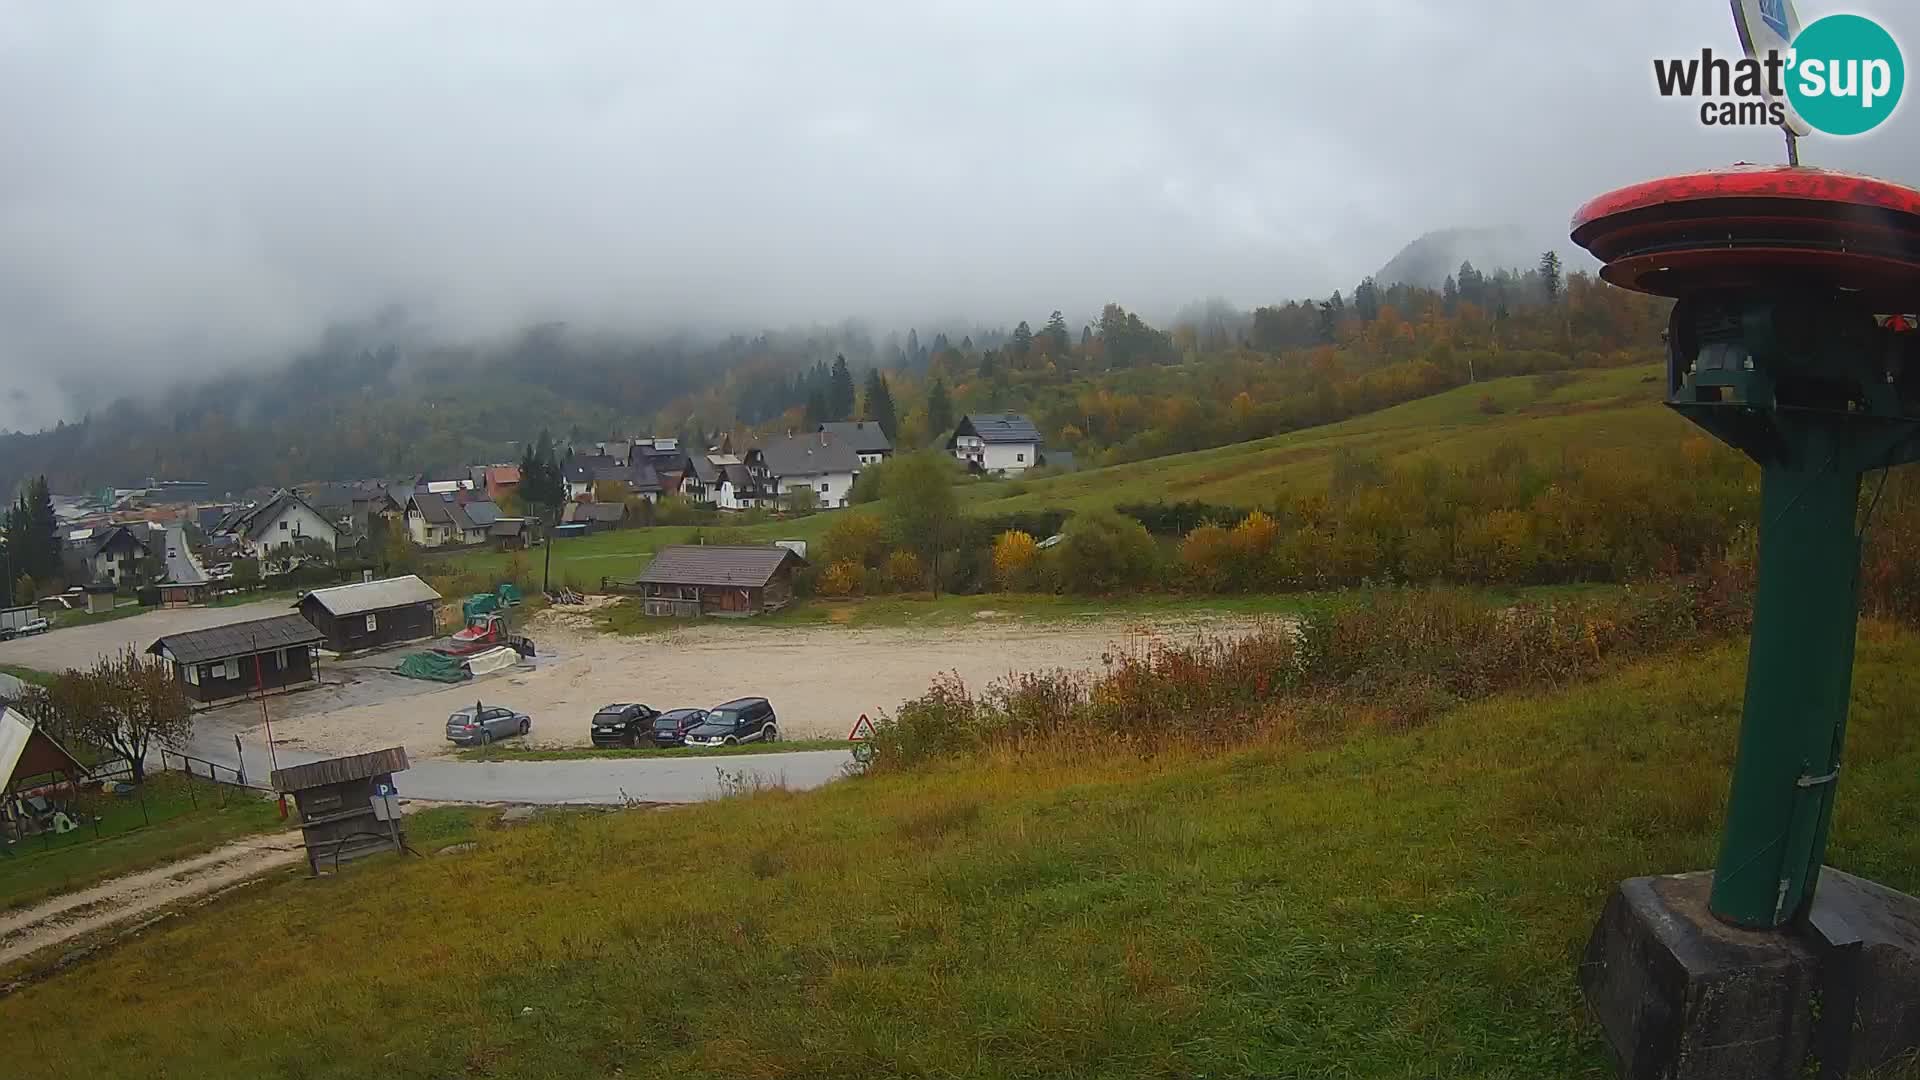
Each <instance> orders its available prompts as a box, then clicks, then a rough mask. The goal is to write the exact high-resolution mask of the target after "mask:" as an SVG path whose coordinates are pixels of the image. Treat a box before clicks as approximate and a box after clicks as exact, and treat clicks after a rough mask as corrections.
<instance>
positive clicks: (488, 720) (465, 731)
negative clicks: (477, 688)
mask: <svg viewBox="0 0 1920 1080" xmlns="http://www.w3.org/2000/svg"><path fill="white" fill-rule="evenodd" d="M532 730H533V718H532V717H530V716H528V715H527V714H526V713H523V712H515V711H514V710H512V709H509V708H505V707H503V706H500V705H482V704H480V703H479V702H477V701H476V702H474V705H473V708H471V709H461V710H460V711H459V712H457V713H454V714H453V715H451V716H449V717H447V741H448V742H452V743H457V744H459V745H461V746H474V745H485V744H487V743H490V742H492V741H493V740H495V739H504V738H507V737H508V736H511V735H525V734H526V733H527V732H529V731H532Z"/></svg>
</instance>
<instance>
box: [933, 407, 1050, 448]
mask: <svg viewBox="0 0 1920 1080" xmlns="http://www.w3.org/2000/svg"><path fill="white" fill-rule="evenodd" d="M962 432H965V433H967V434H972V435H978V436H979V437H980V441H981V442H989V443H1038V442H1039V441H1040V429H1039V428H1037V427H1034V426H1033V421H1031V420H1029V419H1027V418H1026V417H1025V416H1022V415H1021V414H1019V413H968V414H967V415H965V416H963V417H961V418H960V426H959V427H958V428H955V429H954V435H955V436H956V437H958V436H959V435H960V434H961V433H962Z"/></svg>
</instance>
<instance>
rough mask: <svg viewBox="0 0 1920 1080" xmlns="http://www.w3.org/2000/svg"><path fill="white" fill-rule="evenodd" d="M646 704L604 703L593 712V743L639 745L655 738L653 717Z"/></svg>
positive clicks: (602, 744)
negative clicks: (597, 710)
mask: <svg viewBox="0 0 1920 1080" xmlns="http://www.w3.org/2000/svg"><path fill="white" fill-rule="evenodd" d="M658 715H660V714H659V713H657V712H655V711H654V710H653V709H651V708H649V707H647V706H645V705H604V706H602V707H601V709H600V711H599V712H597V713H594V714H593V745H595V746H639V745H640V744H641V743H643V742H645V741H647V740H649V739H652V738H653V718H654V717H656V716H658Z"/></svg>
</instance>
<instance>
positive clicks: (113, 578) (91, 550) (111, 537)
mask: <svg viewBox="0 0 1920 1080" xmlns="http://www.w3.org/2000/svg"><path fill="white" fill-rule="evenodd" d="M143 533H144V530H143V531H142V532H141V533H136V532H135V531H134V530H133V529H131V528H128V527H127V526H125V525H112V526H109V527H107V528H105V529H96V530H94V533H93V535H92V536H91V537H90V538H89V539H88V541H87V546H86V548H84V549H83V551H82V557H83V558H84V559H85V560H86V570H87V575H88V577H89V579H90V580H93V581H98V582H103V583H105V584H108V585H120V584H123V583H124V584H128V585H131V584H133V582H134V581H135V580H136V579H137V578H139V576H140V563H141V561H142V560H144V559H146V558H147V557H148V556H149V555H151V554H153V548H152V546H151V545H149V544H148V542H147V539H146V537H145V536H144V535H143Z"/></svg>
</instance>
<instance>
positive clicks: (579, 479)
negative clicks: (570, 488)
mask: <svg viewBox="0 0 1920 1080" xmlns="http://www.w3.org/2000/svg"><path fill="white" fill-rule="evenodd" d="M588 460H589V459H587V458H581V457H577V458H574V459H573V460H572V461H569V462H567V463H566V464H565V465H563V466H561V468H560V472H561V475H563V476H565V477H566V480H567V483H569V484H591V483H593V468H592V467H591V466H589V465H588V464H587V461H588Z"/></svg>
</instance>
